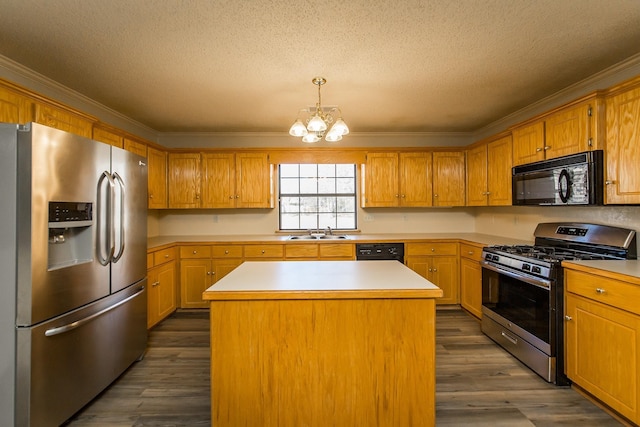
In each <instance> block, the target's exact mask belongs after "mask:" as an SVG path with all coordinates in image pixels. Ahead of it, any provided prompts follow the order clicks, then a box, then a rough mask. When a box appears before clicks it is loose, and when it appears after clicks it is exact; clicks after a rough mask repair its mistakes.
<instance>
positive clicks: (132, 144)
mask: <svg viewBox="0 0 640 427" xmlns="http://www.w3.org/2000/svg"><path fill="white" fill-rule="evenodd" d="M122 148H124V149H125V150H127V151H130V152H132V153H134V154H137V155H139V156H142V157H147V144H145V143H144V142H142V141H136V140H135V139H131V138H126V137H125V138H124V139H123V140H122Z"/></svg>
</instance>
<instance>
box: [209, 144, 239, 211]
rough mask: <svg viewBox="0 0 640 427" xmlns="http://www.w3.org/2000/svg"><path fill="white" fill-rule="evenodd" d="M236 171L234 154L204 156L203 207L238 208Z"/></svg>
mask: <svg viewBox="0 0 640 427" xmlns="http://www.w3.org/2000/svg"><path fill="white" fill-rule="evenodd" d="M235 169H236V167H235V155H234V154H233V153H205V154H203V155H202V207H205V208H234V207H235V206H236V190H235Z"/></svg>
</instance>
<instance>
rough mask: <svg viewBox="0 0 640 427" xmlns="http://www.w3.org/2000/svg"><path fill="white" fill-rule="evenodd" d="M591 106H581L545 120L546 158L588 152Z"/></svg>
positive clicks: (565, 110)
mask: <svg viewBox="0 0 640 427" xmlns="http://www.w3.org/2000/svg"><path fill="white" fill-rule="evenodd" d="M589 108H590V106H589V104H588V103H585V104H580V105H577V106H574V107H570V108H566V109H563V110H560V111H558V112H557V113H554V114H552V115H551V116H549V117H547V118H546V119H545V124H544V133H545V158H547V159H553V158H555V157H561V156H566V155H568V154H575V153H580V152H582V151H587V150H589V149H590V147H589Z"/></svg>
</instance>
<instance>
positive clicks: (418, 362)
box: [211, 298, 435, 427]
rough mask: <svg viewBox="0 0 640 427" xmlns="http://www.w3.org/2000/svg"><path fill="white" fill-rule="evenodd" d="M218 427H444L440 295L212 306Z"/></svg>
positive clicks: (213, 387)
mask: <svg viewBox="0 0 640 427" xmlns="http://www.w3.org/2000/svg"><path fill="white" fill-rule="evenodd" d="M211 393H212V397H211V399H212V402H211V408H212V425H213V426H263V427H270V426H271V427H286V426H296V427H297V426H318V427H319V426H345V427H346V426H349V427H352V426H433V425H435V301H434V299H432V298H397V299H396V298H389V299H375V298H371V299H297V300H291V299H285V300H273V299H271V300H256V299H250V300H213V301H211Z"/></svg>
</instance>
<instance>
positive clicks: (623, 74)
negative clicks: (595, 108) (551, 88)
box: [472, 53, 640, 139]
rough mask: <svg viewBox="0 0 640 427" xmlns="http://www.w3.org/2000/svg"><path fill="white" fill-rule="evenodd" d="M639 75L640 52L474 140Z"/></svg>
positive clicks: (476, 135)
mask: <svg viewBox="0 0 640 427" xmlns="http://www.w3.org/2000/svg"><path fill="white" fill-rule="evenodd" d="M639 74H640V53H638V54H636V55H633V56H631V57H629V58H627V59H625V60H624V61H622V62H619V63H617V64H614V65H612V66H611V67H608V68H605V69H604V70H602V71H599V72H597V73H595V74H592V75H591V76H589V77H587V78H586V79H584V80H581V81H579V82H576V83H574V84H572V85H570V86H567V87H566V88H564V89H562V90H560V91H558V92H556V93H554V94H552V95H549V96H547V97H545V98H542V99H540V100H539V101H536V102H534V103H532V104H529V105H527V106H526V107H524V108H521V109H520V110H517V111H514V112H513V113H511V114H509V115H507V116H505V117H502V118H501V119H499V120H496V121H495V122H492V123H490V124H488V125H487V126H484V127H482V128H480V129H478V130H476V131H475V132H472V135H473V137H474V139H482V138H486V137H488V136H491V135H494V134H496V133H499V132H502V131H504V130H505V129H507V128H509V127H511V126H513V125H515V124H517V123H519V122H522V121H525V120H527V119H529V118H531V117H533V116H536V115H538V114H541V113H544V112H545V111H548V110H551V109H552V108H555V107H558V106H560V105H562V104H565V103H567V102H570V101H572V100H574V99H576V98H579V97H581V96H583V95H585V94H587V93H589V92H592V91H595V90H600V89H607V88H609V87H611V86H614V85H616V84H618V83H621V82H623V81H624V80H627V79H630V78H632V77H635V76H637V75H639Z"/></svg>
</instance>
